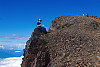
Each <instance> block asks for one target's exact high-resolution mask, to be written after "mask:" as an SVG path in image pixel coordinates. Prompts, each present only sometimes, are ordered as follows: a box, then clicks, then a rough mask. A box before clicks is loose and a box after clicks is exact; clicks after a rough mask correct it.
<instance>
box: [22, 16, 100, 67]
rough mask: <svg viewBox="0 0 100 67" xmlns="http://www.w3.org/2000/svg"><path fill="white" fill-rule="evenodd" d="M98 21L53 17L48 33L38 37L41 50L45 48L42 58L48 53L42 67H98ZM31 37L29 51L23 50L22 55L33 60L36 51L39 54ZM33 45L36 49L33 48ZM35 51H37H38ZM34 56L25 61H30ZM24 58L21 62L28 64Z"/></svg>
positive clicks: (74, 17)
mask: <svg viewBox="0 0 100 67" xmlns="http://www.w3.org/2000/svg"><path fill="white" fill-rule="evenodd" d="M99 22H100V20H99V19H92V18H87V17H83V16H76V15H68V16H60V17H57V18H55V20H53V21H52V22H51V26H50V28H49V32H50V33H47V34H42V35H41V36H40V38H39V39H41V40H42V43H43V42H44V43H43V45H45V46H42V48H43V49H45V48H46V50H44V52H45V53H44V55H46V52H47V55H49V54H50V62H48V61H47V62H48V64H47V65H48V66H42V67H100V23H99ZM34 37H36V36H34ZM34 37H32V38H31V39H33V40H32V42H31V44H30V45H31V46H32V47H33V48H31V49H30V48H28V47H26V48H25V49H28V50H29V51H25V52H24V53H25V54H24V55H27V52H30V53H33V54H34V56H35V57H36V56H38V55H39V54H38V52H39V51H42V49H41V46H40V45H39V44H38V43H41V42H39V41H38V42H37V43H35V40H36V39H35V40H34ZM33 45H34V46H33ZM37 45H39V46H38V47H35V46H37ZM35 49H38V52H37V51H35ZM42 52H43V51H42ZM48 53H49V54H48ZM35 54H36V55H35ZM27 56H28V57H29V54H28V55H27ZM34 56H32V57H29V58H30V59H32V58H33V57H34ZM39 56H40V55H39ZM25 57H26V56H24V60H25V61H28V60H27V59H26V58H25ZM40 57H43V56H40ZM33 60H34V59H33ZM30 62H31V61H30ZM23 63H24V62H23ZM41 63H42V62H41ZM26 64H27V62H26ZM28 64H29V65H30V64H31V63H28ZM38 67H41V66H38Z"/></svg>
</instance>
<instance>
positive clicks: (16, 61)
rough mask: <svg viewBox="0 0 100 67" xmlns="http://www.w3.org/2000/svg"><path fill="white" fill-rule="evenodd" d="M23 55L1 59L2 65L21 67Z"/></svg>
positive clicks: (4, 66)
mask: <svg viewBox="0 0 100 67" xmlns="http://www.w3.org/2000/svg"><path fill="white" fill-rule="evenodd" d="M22 57H23V56H21V57H11V58H6V59H2V60H0V67H21V65H20V64H21V63H22Z"/></svg>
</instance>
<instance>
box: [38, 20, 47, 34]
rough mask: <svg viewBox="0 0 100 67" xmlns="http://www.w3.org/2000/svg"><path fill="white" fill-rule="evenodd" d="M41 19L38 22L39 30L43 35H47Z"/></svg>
mask: <svg viewBox="0 0 100 67" xmlns="http://www.w3.org/2000/svg"><path fill="white" fill-rule="evenodd" d="M41 21H42V20H41V19H39V20H38V22H37V28H38V29H40V30H41V31H42V32H43V33H45V34H46V33H47V31H46V28H45V27H44V25H41Z"/></svg>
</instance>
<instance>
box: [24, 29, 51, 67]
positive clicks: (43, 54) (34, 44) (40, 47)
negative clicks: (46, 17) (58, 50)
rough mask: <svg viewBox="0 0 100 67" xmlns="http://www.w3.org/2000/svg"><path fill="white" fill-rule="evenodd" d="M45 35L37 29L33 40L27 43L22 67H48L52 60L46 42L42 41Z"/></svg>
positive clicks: (32, 37) (33, 34)
mask: <svg viewBox="0 0 100 67" xmlns="http://www.w3.org/2000/svg"><path fill="white" fill-rule="evenodd" d="M41 35H43V33H42V32H41V30H40V29H37V28H36V29H35V30H34V32H33V33H32V35H31V38H30V39H29V40H28V41H27V42H26V46H25V49H24V54H23V56H24V58H23V61H22V67H47V65H48V63H49V61H50V58H49V51H48V50H47V47H46V46H45V45H46V41H45V40H43V39H40V37H41Z"/></svg>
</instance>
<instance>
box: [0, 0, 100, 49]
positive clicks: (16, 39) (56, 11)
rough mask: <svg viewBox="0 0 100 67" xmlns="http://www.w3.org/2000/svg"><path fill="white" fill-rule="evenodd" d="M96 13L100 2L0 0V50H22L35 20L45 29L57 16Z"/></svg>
mask: <svg viewBox="0 0 100 67" xmlns="http://www.w3.org/2000/svg"><path fill="white" fill-rule="evenodd" d="M99 12H100V0H0V48H3V49H12V48H14V49H23V48H24V45H25V42H26V41H27V40H28V38H29V37H30V35H31V33H32V32H33V31H34V28H35V27H36V23H37V20H38V19H42V20H43V21H42V24H43V25H45V27H46V28H47V29H49V27H50V23H51V21H52V20H54V19H55V18H56V17H58V16H62V15H83V13H84V14H85V15H86V14H87V13H88V14H89V15H93V16H98V17H100V13H99Z"/></svg>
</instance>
